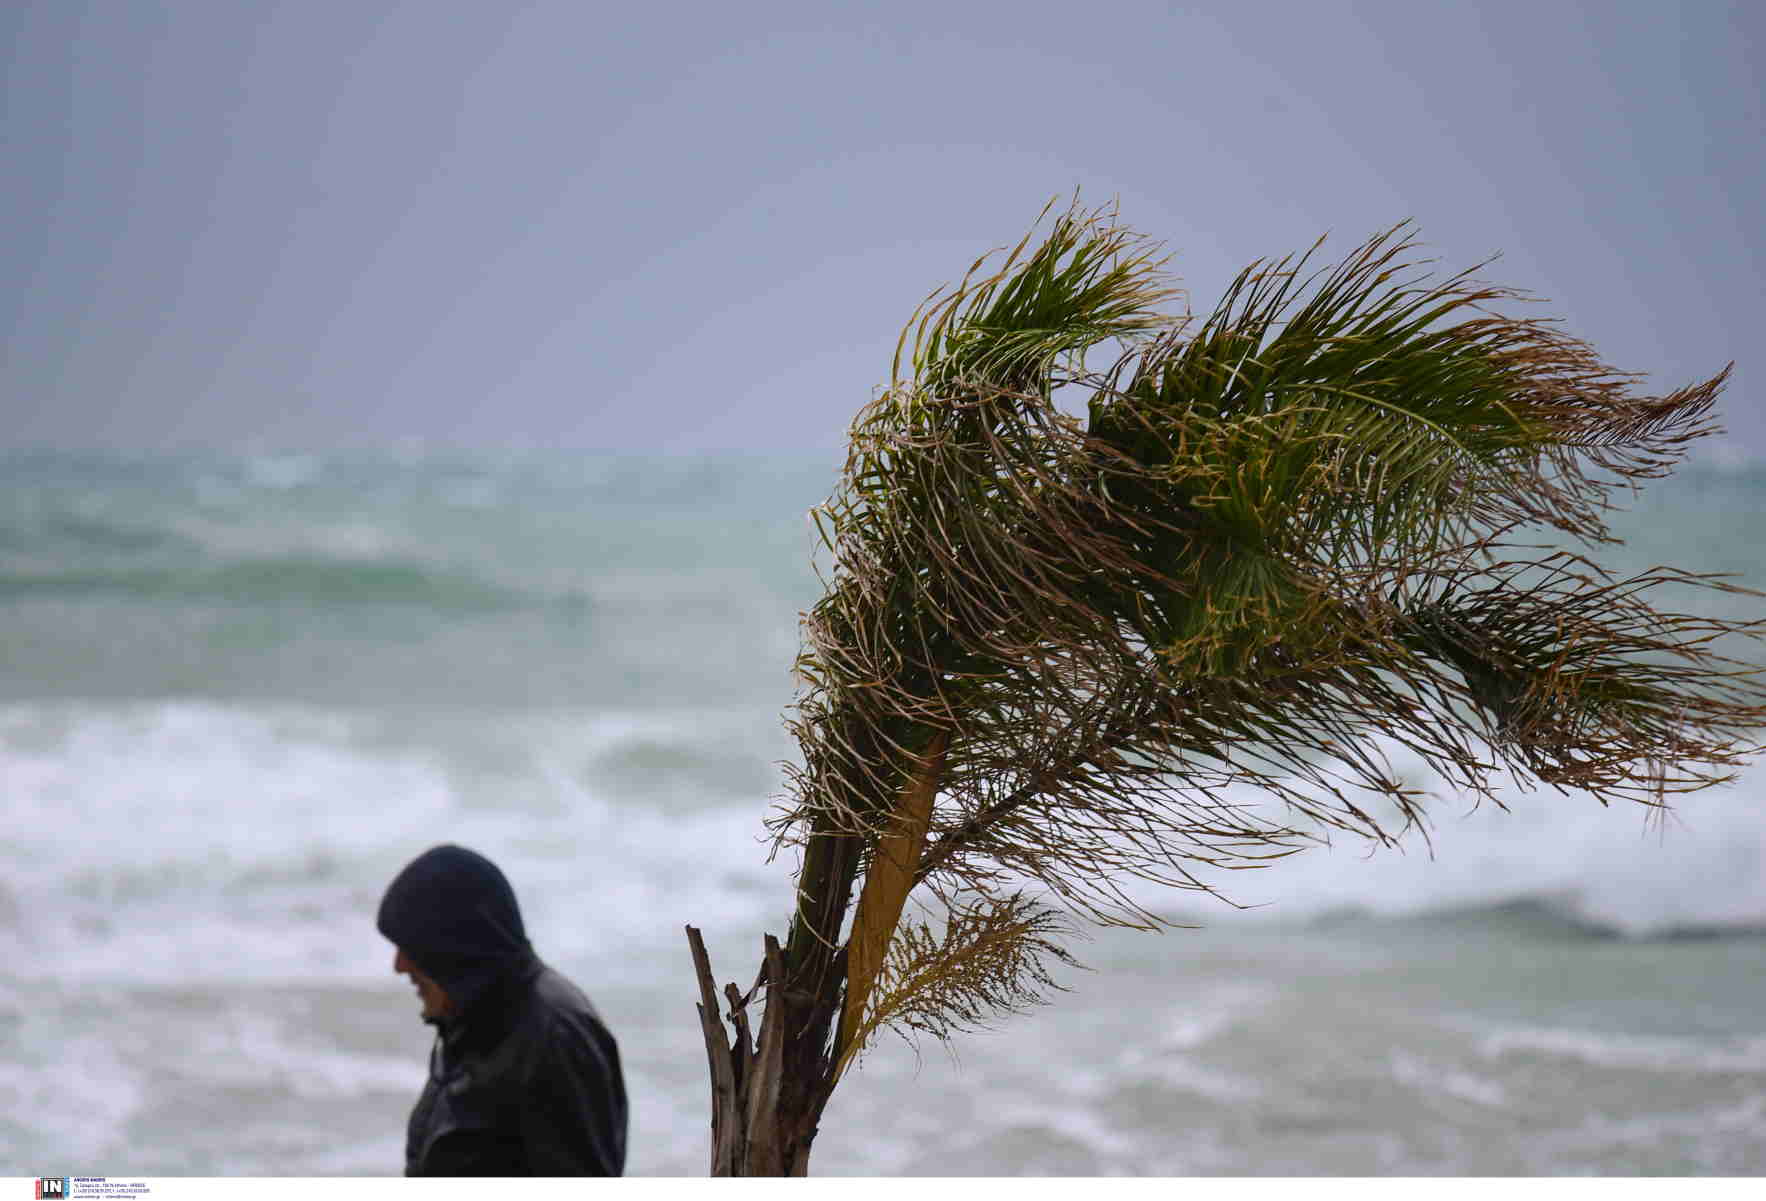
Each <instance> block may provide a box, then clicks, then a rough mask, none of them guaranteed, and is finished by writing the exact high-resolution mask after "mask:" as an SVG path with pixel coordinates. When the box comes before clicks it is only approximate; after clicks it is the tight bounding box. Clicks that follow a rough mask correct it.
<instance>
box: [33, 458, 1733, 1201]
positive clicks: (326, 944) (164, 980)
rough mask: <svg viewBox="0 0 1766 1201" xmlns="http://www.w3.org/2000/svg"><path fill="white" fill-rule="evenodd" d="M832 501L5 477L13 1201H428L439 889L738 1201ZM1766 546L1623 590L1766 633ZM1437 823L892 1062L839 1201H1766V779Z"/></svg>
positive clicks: (863, 1068)
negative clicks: (1095, 1191) (179, 1179)
mask: <svg viewBox="0 0 1766 1201" xmlns="http://www.w3.org/2000/svg"><path fill="white" fill-rule="evenodd" d="M839 457H840V456H839V454H838V453H837V452H828V453H825V454H820V455H816V454H804V455H800V456H796V457H783V456H771V457H767V456H753V455H749V456H743V455H721V456H706V457H660V456H633V455H612V454H571V453H566V452H563V451H557V450H550V451H533V452H521V453H509V454H471V455H468V454H444V453H439V452H436V453H418V452H410V453H394V452H384V453H373V454H369V453H354V454H324V455H318V454H313V455H295V454H244V453H229V454H222V453H204V454H183V455H173V454H161V455H136V456H128V455H118V454H73V453H23V452H15V453H11V454H8V455H6V456H5V457H4V458H0V847H3V848H4V856H5V866H4V871H3V872H0V1175H9V1176H17V1175H38V1174H52V1175H70V1176H71V1175H110V1176H118V1175H138V1176H143V1177H151V1176H185V1175H194V1176H235V1175H237V1176H285V1175H286V1176H327V1175H348V1176H361V1175H368V1176H372V1175H391V1174H397V1173H398V1172H400V1171H401V1170H402V1167H403V1144H404V1127H405V1121H406V1117H407V1115H408V1113H409V1110H410V1107H411V1105H412V1103H413V1101H414V1100H415V1099H416V1096H417V1093H418V1090H419V1088H420V1087H421V1085H422V1083H423V1080H424V1074H425V1062H426V1055H427V1052H428V1049H429V1045H430V1041H431V1037H432V1032H431V1030H430V1029H429V1028H428V1027H426V1026H424V1025H423V1024H422V1023H421V1022H420V1021H419V1020H418V1015H417V1012H416V999H415V998H414V996H413V995H412V993H411V991H410V988H409V986H408V984H407V982H406V981H405V980H404V978H402V977H399V976H396V975H395V974H394V973H393V971H392V959H393V949H392V947H391V946H389V945H388V944H387V943H386V942H385V940H383V939H382V938H381V936H380V935H379V934H378V933H377V932H376V931H375V928H374V913H375V908H376V905H377V904H378V901H379V898H380V895H381V892H382V890H383V889H384V888H385V886H386V884H387V883H388V881H390V879H391V878H392V877H393V875H394V874H395V873H396V872H397V871H398V870H399V869H400V868H401V867H402V866H403V865H404V864H405V863H406V862H408V861H409V860H410V859H411V858H413V857H414V856H416V855H417V854H419V853H420V852H422V851H423V850H425V849H426V848H428V847H430V846H433V845H435V844H437V843H442V842H456V843H460V844H463V845H466V846H469V847H472V848H475V849H477V850H479V851H482V852H484V853H485V854H487V855H489V856H490V857H491V858H493V859H494V860H496V861H497V862H498V863H499V864H501V865H502V866H503V868H504V870H505V871H506V872H507V874H508V875H509V877H510V879H511V880H512V881H513V883H514V886H515V889H516V892H517V894H518V896H519V898H520V901H521V904H522V906H523V909H524V912H525V914H526V922H527V928H528V932H529V934H530V936H531V937H532V939H533V941H534V944H535V946H536V949H537V950H538V951H539V952H540V954H541V955H542V957H544V958H545V959H547V960H548V961H549V962H550V963H552V964H553V965H554V966H556V967H557V968H559V969H560V970H562V971H563V972H565V973H566V974H567V975H569V976H570V977H572V978H573V979H575V980H576V981H577V982H578V983H580V984H581V985H582V986H583V987H584V989H585V990H587V991H588V992H589V994H590V995H591V996H592V997H593V998H594V1000H595V1002H596V1004H597V1005H598V1007H599V1008H600V1010H601V1012H602V1014H603V1015H604V1017H605V1019H606V1021H607V1024H608V1025H609V1027H610V1028H611V1029H612V1030H613V1032H614V1034H615V1035H616V1037H617V1038H618V1040H619V1045H620V1048H621V1053H622V1055H623V1057H624V1065H625V1074H626V1083H627V1087H628V1090H629V1093H630V1099H631V1132H630V1154H629V1159H628V1164H627V1167H628V1171H629V1172H630V1173H632V1174H635V1175H679V1176H694V1175H702V1174H703V1173H704V1172H705V1170H706V1166H707V1162H708V1151H709V1113H710V1109H709V1088H708V1080H707V1070H706V1060H705V1054H704V1050H703V1046H702V1044H701V1041H700V1033H699V1025H698V1019H697V1016H696V1013H695V1009H694V1005H695V1001H696V999H697V990H696V986H695V983H694V977H693V973H692V970H691V964H690V959H689V955H688V949H687V943H686V940H685V936H684V933H683V928H684V927H685V926H686V925H687V924H689V923H691V924H693V925H695V926H697V927H699V928H701V929H702V930H703V931H704V932H705V937H706V940H707V943H708V945H709V947H710V951H711V956H712V961H713V965H714V967H715V969H716V971H717V974H718V976H719V979H720V980H733V981H737V982H739V983H740V984H741V985H742V987H744V988H746V987H747V985H748V984H749V983H750V982H751V981H752V979H753V975H754V972H755V969H756V967H757V966H758V963H759V960H760V953H761V940H762V936H763V934H764V933H765V932H768V931H771V932H774V933H783V930H784V926H785V922H786V919H787V918H788V916H789V913H790V909H791V891H790V890H791V869H792V862H793V861H792V859H791V857H790V856H789V854H782V855H780V856H779V857H777V858H774V857H771V856H770V855H769V845H768V843H767V840H766V831H765V828H764V826H763V821H764V819H765V818H766V816H767V814H768V812H769V810H770V807H771V806H772V805H773V804H774V803H775V799H776V797H777V795H778V794H779V791H780V788H781V781H782V779H783V773H782V768H781V764H783V763H786V762H788V761H789V760H790V759H791V758H792V756H793V754H794V752H795V747H794V745H793V744H792V742H791V741H790V739H789V738H788V737H787V736H786V734H785V732H784V730H783V728H782V726H781V718H782V715H783V714H784V712H785V711H786V710H787V708H788V706H789V705H790V704H791V701H792V697H793V682H792V677H791V672H790V668H791V664H792V659H793V656H794V654H795V653H796V649H797V621H798V615H799V613H800V611H802V610H804V609H806V608H808V607H809V606H810V605H812V604H813V603H814V601H815V599H816V597H817V595H818V594H819V590H820V584H819V582H818V576H817V574H816V570H815V565H814V562H813V556H812V551H813V549H814V536H813V530H812V527H811V525H810V523H809V521H808V519H807V517H806V514H807V511H808V510H809V508H810V507H811V506H812V505H814V504H816V503H818V502H819V501H821V500H822V499H823V498H825V497H826V495H827V494H828V492H829V491H830V490H831V488H832V486H833V484H834V482H835V477H836V473H837V471H838V468H839V465H840V463H839ZM1763 514H1766V470H1763V469H1762V468H1760V467H1759V466H1757V465H1756V466H1750V465H1748V464H1739V465H1730V466H1728V467H1722V468H1719V467H1717V466H1704V467H1697V468H1687V469H1685V470H1683V471H1682V472H1681V473H1680V474H1678V475H1676V476H1675V477H1673V478H1671V479H1668V480H1665V481H1662V482H1660V483H1658V484H1656V485H1654V486H1652V487H1650V488H1648V489H1647V490H1645V491H1644V492H1643V493H1641V494H1640V495H1638V496H1637V497H1636V498H1634V499H1633V500H1632V501H1631V502H1630V508H1629V510H1628V511H1627V512H1626V513H1625V514H1624V515H1623V516H1622V517H1621V518H1620V519H1619V521H1618V530H1619V532H1620V533H1621V534H1622V535H1623V536H1624V537H1625V538H1626V542H1625V544H1624V545H1622V546H1618V547H1613V548H1609V549H1608V550H1607V551H1605V552H1603V555H1604V557H1605V559H1606V560H1607V561H1608V562H1609V563H1611V564H1613V565H1614V566H1615V567H1618V568H1622V569H1623V568H1631V569H1638V568H1643V567H1647V566H1650V565H1652V564H1655V563H1660V562H1667V563H1672V564H1675V565H1678V566H1682V567H1686V568H1689V569H1694V570H1699V571H1712V572H1726V573H1731V574H1733V575H1734V576H1735V577H1737V580H1738V582H1740V583H1742V584H1747V585H1751V586H1753V587H1756V588H1766V521H1762V520H1761V518H1762V515H1763ZM823 566H824V567H825V566H826V564H825V563H824V564H823ZM1693 603H1696V604H1697V605H1699V606H1703V607H1704V608H1705V609H1706V610H1707V611H1710V612H1713V613H1722V614H1724V615H1727V616H1750V615H1757V614H1758V613H1759V612H1760V610H1761V606H1762V602H1761V601H1760V599H1759V598H1757V597H1746V596H1728V597H1714V596H1705V597H1702V598H1694V602H1693ZM1750 653H1754V654H1756V655H1757V654H1758V652H1757V651H1755V652H1750ZM1390 749H1391V754H1392V756H1393V759H1394V763H1395V765H1396V766H1397V768H1398V769H1399V770H1400V771H1401V772H1407V773H1410V774H1411V775H1412V776H1415V777H1416V778H1418V779H1422V767H1421V765H1420V764H1417V763H1415V762H1414V761H1412V760H1407V759H1406V757H1405V755H1404V752H1402V750H1401V749H1399V748H1390ZM1424 784H1425V785H1426V784H1427V781H1426V780H1424ZM1433 791H1434V792H1435V794H1436V795H1435V797H1434V799H1433V800H1432V802H1431V805H1430V812H1431V814H1432V815H1433V825H1432V827H1431V829H1430V835H1431V837H1430V839H1429V840H1428V841H1427V842H1424V841H1423V840H1420V839H1416V840H1411V841H1407V842H1405V843H1403V844H1401V845H1400V846H1399V847H1397V848H1386V849H1380V848H1374V847H1369V846H1367V845H1364V844H1360V843H1356V842H1353V841H1347V842H1346V841H1343V840H1341V839H1339V840H1338V841H1337V843H1336V844H1335V845H1332V846H1329V847H1325V846H1321V847H1318V848H1315V849H1310V850H1307V851H1305V852H1303V853H1302V854H1299V855H1297V856H1294V857H1291V858H1288V859H1285V860H1282V861H1279V862H1277V863H1275V864H1273V865H1271V866H1269V867H1267V868H1265V869H1262V870H1258V871H1250V872H1239V873H1234V874H1232V875H1231V877H1230V878H1227V879H1223V880H1222V881H1221V884H1222V887H1223V888H1224V890H1225V892H1226V893H1227V895H1228V896H1229V897H1230V898H1231V900H1232V902H1233V904H1227V903H1225V902H1217V901H1213V900H1210V899H1208V898H1205V897H1198V896H1197V895H1196V894H1183V895H1172V896H1169V897H1165V896H1153V897H1150V898H1148V902H1149V903H1150V904H1153V905H1155V906H1156V907H1159V908H1160V912H1162V913H1165V914H1168V915H1169V916H1170V917H1171V918H1172V920H1173V921H1174V922H1177V923H1180V928H1176V929H1172V930H1168V931H1165V932H1163V933H1157V934H1153V933H1146V932H1141V931H1133V930H1123V929H1109V930H1097V931H1094V932H1092V934H1091V935H1090V936H1089V937H1086V938H1084V939H1082V940H1080V941H1078V942H1077V943H1076V944H1074V947H1073V950H1074V954H1075V956H1076V957H1077V958H1078V959H1079V961H1080V962H1081V963H1082V964H1083V965H1084V966H1083V968H1081V969H1071V970H1063V971H1061V972H1060V974H1059V979H1060V983H1061V984H1062V985H1063V986H1064V988H1065V991H1063V992H1060V993H1056V994H1054V995H1053V997H1052V999H1051V1001H1050V1003H1049V1004H1048V1005H1046V1006H1044V1007H1042V1008H1039V1009H1036V1010H1034V1011H1033V1012H1030V1013H1028V1014H1024V1015H1019V1016H1012V1017H1007V1018H1005V1019H1003V1020H1002V1021H1000V1022H999V1023H998V1024H997V1026H996V1027H995V1028H993V1029H991V1030H987V1031H981V1032H976V1033H971V1034H965V1035H962V1036H959V1037H958V1038H957V1039H956V1040H955V1041H954V1042H953V1043H952V1044H950V1045H949V1046H948V1047H947V1046H944V1045H941V1044H938V1043H936V1042H934V1043H929V1044H919V1045H915V1044H912V1043H909V1042H907V1041H904V1040H902V1039H898V1038H896V1037H895V1036H893V1035H888V1034H886V1035H884V1036H883V1038H882V1040H881V1041H880V1042H879V1043H878V1045H877V1046H876V1047H875V1049H874V1050H872V1051H871V1052H870V1053H869V1054H868V1055H867V1056H866V1058H865V1059H864V1060H863V1061H862V1063H861V1064H860V1066H859V1067H858V1068H857V1070H855V1071H853V1072H852V1073H850V1074H849V1075H848V1076H847V1078H846V1079H845V1080H844V1081H843V1082H842V1084H841V1086H840V1089H839V1091H838V1092H837V1093H836V1095H835V1097H834V1099H833V1101H832V1103H831V1104H830V1106H829V1108H828V1111H827V1113H826V1115H825V1117H824V1120H823V1123H822V1128H821V1133H820V1136H819V1138H818V1140H817V1142H816V1146H815V1152H814V1156H813V1159H812V1163H811V1166H812V1170H813V1171H814V1172H817V1173H821V1174H837V1175H897V1174H900V1175H936V1176H962V1175H990V1176H992V1175H998V1176H1009V1175H1042V1176H1059V1175H1081V1176H1112V1175H1171V1176H1184V1175H1202V1176H1217V1175H1271V1176H1289V1175H1299V1176H1337V1175H1349V1176H1365V1175H1423V1176H1433V1175H1480V1176H1489V1175H1544V1176H1557V1175H1565V1176H1569V1175H1589V1174H1601V1175H1620V1176H1632V1175H1679V1174H1685V1175H1759V1174H1766V763H1762V764H1759V765H1756V766H1753V767H1750V768H1747V769H1745V770H1743V771H1742V772H1741V773H1740V775H1739V776H1738V778H1737V779H1736V780H1735V781H1734V782H1733V783H1731V784H1728V785H1725V786H1723V787H1721V788H1718V789H1712V790H1708V791H1705V792H1702V793H1699V794H1696V795H1692V796H1688V797H1685V798H1683V799H1682V800H1681V801H1680V803H1679V804H1678V806H1677V807H1676V809H1675V811H1674V812H1673V813H1672V815H1671V816H1669V817H1668V819H1667V820H1661V819H1659V817H1658V818H1657V819H1656V820H1651V818H1650V814H1649V812H1648V811H1646V810H1644V809H1642V808H1640V807H1635V806H1633V807H1629V808H1626V807H1614V808H1611V809H1607V808H1602V807H1601V806H1600V805H1599V804H1598V803H1596V802H1595V801H1593V800H1592V799H1591V798H1589V797H1588V796H1586V795H1581V794H1576V793H1570V794H1560V793H1558V792H1555V791H1553V790H1551V789H1549V788H1547V789H1539V790H1532V791H1529V790H1525V789H1523V788H1521V787H1520V786H1519V785H1514V784H1510V785H1505V786H1504V788H1503V790H1502V792H1501V796H1502V799H1503V801H1504V805H1505V808H1499V807H1497V806H1494V805H1490V804H1485V805H1483V806H1474V805H1473V804H1472V803H1471V802H1470V800H1469V799H1467V798H1465V797H1463V796H1458V795H1456V794H1455V793H1453V792H1452V790H1451V789H1448V788H1446V787H1444V786H1439V784H1438V782H1437V785H1436V786H1434V788H1433Z"/></svg>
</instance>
